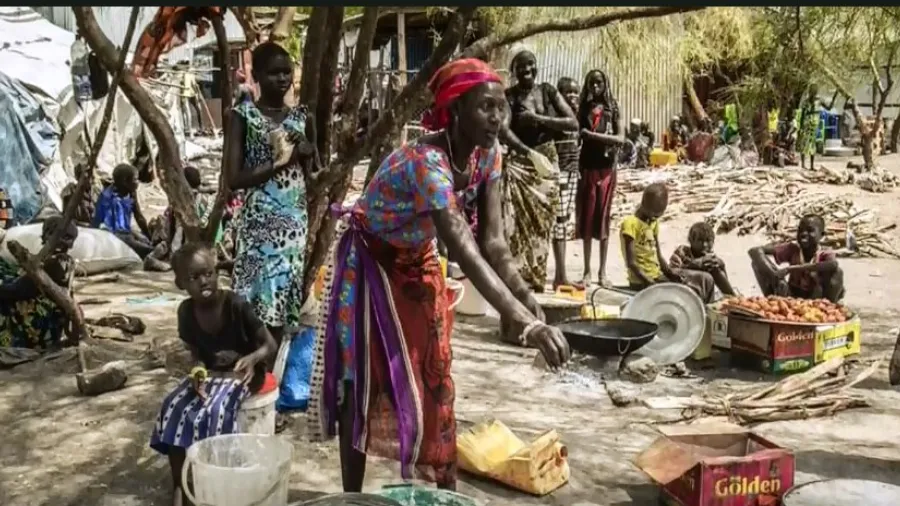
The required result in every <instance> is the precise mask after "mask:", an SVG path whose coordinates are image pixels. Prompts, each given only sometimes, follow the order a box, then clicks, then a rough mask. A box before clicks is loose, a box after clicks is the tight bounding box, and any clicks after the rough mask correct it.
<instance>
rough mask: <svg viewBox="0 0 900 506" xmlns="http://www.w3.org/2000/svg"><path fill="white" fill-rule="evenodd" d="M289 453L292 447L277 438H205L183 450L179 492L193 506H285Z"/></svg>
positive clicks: (240, 435) (290, 458) (252, 436)
mask: <svg viewBox="0 0 900 506" xmlns="http://www.w3.org/2000/svg"><path fill="white" fill-rule="evenodd" d="M293 455H294V447H293V445H291V443H290V442H289V441H288V440H286V439H284V438H282V437H280V436H260V435H256V434H225V435H221V436H214V437H211V438H209V439H204V440H202V441H198V442H196V443H194V444H193V445H191V447H190V448H188V450H187V458H186V459H185V461H184V468H183V469H182V471H181V486H182V490H184V492H185V494H187V496H188V499H190V500H191V502H192V503H194V504H195V506H286V505H287V498H288V486H289V479H290V475H291V460H292V458H293ZM189 470H190V471H191V473H192V478H193V480H188V471H189ZM189 481H193V491H192V490H191V487H190V486H189Z"/></svg>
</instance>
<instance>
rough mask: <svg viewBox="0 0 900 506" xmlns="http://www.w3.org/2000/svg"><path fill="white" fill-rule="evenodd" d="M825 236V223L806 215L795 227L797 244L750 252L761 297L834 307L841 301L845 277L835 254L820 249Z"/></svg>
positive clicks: (758, 248) (793, 242)
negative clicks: (813, 301)
mask: <svg viewBox="0 0 900 506" xmlns="http://www.w3.org/2000/svg"><path fill="white" fill-rule="evenodd" d="M824 235H825V220H824V219H823V218H822V217H821V216H818V215H815V214H808V215H806V216H804V217H803V218H801V219H800V223H799V224H798V225H797V240H796V241H792V242H786V243H782V244H775V245H769V246H764V247H755V248H752V249H751V250H750V251H749V254H750V265H751V266H752V267H753V274H754V275H755V276H756V282H757V283H759V288H760V290H762V292H763V294H765V295H781V296H786V297H797V298H800V299H828V300H830V301H831V302H835V303H836V302H838V301H840V300H841V299H843V298H844V273H843V271H841V268H840V266H838V261H837V257H836V256H835V254H834V252H833V251H831V250H829V249H827V248H822V247H820V246H819V243H820V242H821V241H822V236H824ZM769 257H772V259H773V260H774V262H773V261H772V260H770V259H769ZM783 264H787V265H786V266H785V267H782V265H783Z"/></svg>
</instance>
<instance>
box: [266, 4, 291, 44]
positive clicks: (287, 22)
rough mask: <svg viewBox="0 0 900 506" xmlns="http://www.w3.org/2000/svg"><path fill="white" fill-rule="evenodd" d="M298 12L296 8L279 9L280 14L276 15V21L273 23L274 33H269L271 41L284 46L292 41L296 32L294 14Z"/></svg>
mask: <svg viewBox="0 0 900 506" xmlns="http://www.w3.org/2000/svg"><path fill="white" fill-rule="evenodd" d="M296 12H297V8H296V7H279V8H278V14H276V15H275V21H274V22H272V31H271V33H269V40H270V41H272V42H275V43H277V44H281V45H284V44H285V42H287V41H288V40H290V38H291V34H292V33H293V31H294V14H295V13H296Z"/></svg>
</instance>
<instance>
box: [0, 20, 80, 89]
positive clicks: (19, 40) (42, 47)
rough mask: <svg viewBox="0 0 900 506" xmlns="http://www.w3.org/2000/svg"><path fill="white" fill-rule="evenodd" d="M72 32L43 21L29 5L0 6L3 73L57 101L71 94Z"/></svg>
mask: <svg viewBox="0 0 900 506" xmlns="http://www.w3.org/2000/svg"><path fill="white" fill-rule="evenodd" d="M74 41H75V34H74V33H72V32H69V31H66V30H64V29H62V28H60V27H58V26H56V25H54V24H53V23H51V22H49V21H47V20H46V19H44V18H43V17H41V15H40V14H38V13H36V12H34V10H33V9H31V8H30V7H0V61H2V62H3V64H2V68H3V72H4V73H5V74H6V75H8V76H9V77H12V78H13V79H18V80H19V81H21V82H22V83H23V84H25V85H26V86H28V87H31V88H35V89H37V90H40V91H41V92H43V93H45V94H46V95H47V96H49V97H51V98H53V99H54V100H55V101H56V102H58V103H65V102H66V99H67V97H66V95H67V94H71V87H72V85H71V79H69V77H68V76H69V64H68V61H69V55H70V53H71V51H70V48H71V47H72V42H74Z"/></svg>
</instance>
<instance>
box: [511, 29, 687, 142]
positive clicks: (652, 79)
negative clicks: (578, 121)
mask: <svg viewBox="0 0 900 506" xmlns="http://www.w3.org/2000/svg"><path fill="white" fill-rule="evenodd" d="M524 43H525V45H526V46H527V47H528V48H529V49H530V50H531V51H532V52H534V54H535V57H536V58H537V62H538V80H539V81H544V82H548V83H551V84H553V85H554V86H555V85H556V83H557V81H558V80H559V78H561V77H571V78H573V79H575V80H576V81H577V82H579V83H582V82H583V80H584V76H585V74H587V72H589V71H590V70H592V69H599V70H602V71H604V72H605V73H606V74H607V75H608V76H609V79H610V82H611V87H612V92H613V96H615V97H616V100H618V102H619V107H620V109H621V112H622V121H623V127H627V124H628V122H629V121H630V120H631V119H632V118H641V119H643V120H644V121H646V122H648V123H649V124H650V125H651V128H653V130H654V132H656V133H657V139H659V138H661V134H662V131H663V130H664V129H665V128H666V125H667V124H668V122H669V119H670V118H671V117H672V115H674V114H681V108H682V81H681V74H680V69H679V64H678V62H677V61H675V59H674V57H673V55H674V54H675V49H674V47H675V44H677V41H675V40H673V39H671V38H670V39H667V40H666V41H663V43H662V44H654V45H653V47H656V48H658V49H657V50H648V51H644V54H643V55H642V56H635V57H634V58H633V59H631V58H621V59H617V58H605V57H604V54H610V52H608V51H604V49H603V48H604V47H608V43H607V41H605V40H604V30H603V29H596V30H588V31H581V32H571V33H544V34H541V35H537V36H534V37H531V38H529V39H526V40H525V41H524ZM646 53H650V54H649V55H648V54H646ZM508 61H509V60H508V59H506V60H505V61H502V62H496V63H497V65H501V64H505V63H506V62H508Z"/></svg>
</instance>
